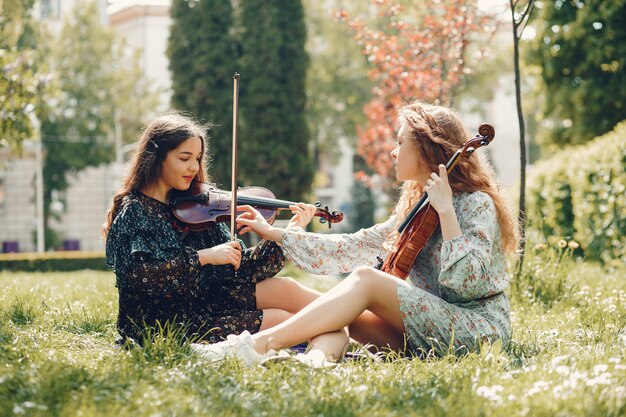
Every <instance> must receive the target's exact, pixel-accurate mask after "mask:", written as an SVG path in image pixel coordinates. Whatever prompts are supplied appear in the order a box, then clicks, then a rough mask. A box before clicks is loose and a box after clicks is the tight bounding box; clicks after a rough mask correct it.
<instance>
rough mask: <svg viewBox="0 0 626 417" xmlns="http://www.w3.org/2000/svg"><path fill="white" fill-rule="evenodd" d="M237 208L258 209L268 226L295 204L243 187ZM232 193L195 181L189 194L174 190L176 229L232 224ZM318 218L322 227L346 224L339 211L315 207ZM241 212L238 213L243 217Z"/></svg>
mask: <svg viewBox="0 0 626 417" xmlns="http://www.w3.org/2000/svg"><path fill="white" fill-rule="evenodd" d="M236 199H237V204H247V205H250V206H252V207H255V208H256V209H257V210H258V211H259V212H260V213H261V215H262V216H263V217H264V218H265V220H267V221H268V222H269V223H273V222H274V219H275V218H276V214H277V213H278V211H279V210H283V209H288V208H289V206H290V205H294V204H296V203H294V202H292V201H286V200H278V199H276V197H275V196H274V194H273V193H272V192H271V191H270V190H268V189H267V188H264V187H242V188H238V189H237V192H236ZM231 204H232V193H231V192H230V191H224V190H220V189H219V188H217V186H216V185H215V184H210V183H206V182H202V181H196V180H194V181H192V183H191V185H190V187H189V189H188V190H186V191H180V190H172V191H170V194H169V205H170V208H171V210H172V213H173V214H174V218H175V220H174V226H175V227H176V228H177V229H180V230H183V231H198V230H204V229H206V228H207V227H209V225H210V224H212V223H215V222H227V221H230V220H231ZM315 206H316V207H317V211H316V212H315V216H316V217H319V218H320V223H328V227H329V228H330V226H331V224H332V223H339V222H340V221H342V220H343V213H342V212H340V211H333V212H331V211H330V210H329V209H328V206H325V207H322V206H321V203H320V202H319V201H318V202H316V203H315ZM241 213H242V212H238V213H237V215H238V214H241Z"/></svg>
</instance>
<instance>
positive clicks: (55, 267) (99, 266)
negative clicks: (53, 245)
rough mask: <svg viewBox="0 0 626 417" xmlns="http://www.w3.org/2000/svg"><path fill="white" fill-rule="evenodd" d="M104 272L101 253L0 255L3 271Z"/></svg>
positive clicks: (104, 264)
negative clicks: (82, 270) (87, 270)
mask: <svg viewBox="0 0 626 417" xmlns="http://www.w3.org/2000/svg"><path fill="white" fill-rule="evenodd" d="M81 269H93V270H106V269H107V267H106V263H105V260H104V254H103V253H102V252H81V251H76V252H74V251H67V252H44V253H7V254H0V270H3V271H77V270H81Z"/></svg>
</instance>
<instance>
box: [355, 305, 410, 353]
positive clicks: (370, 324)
mask: <svg viewBox="0 0 626 417" xmlns="http://www.w3.org/2000/svg"><path fill="white" fill-rule="evenodd" d="M349 329H350V337H352V338H353V339H354V340H357V341H359V342H361V343H371V344H372V345H374V346H378V347H389V348H390V349H393V350H404V348H405V340H404V333H399V332H398V331H397V330H396V329H395V328H393V327H392V326H391V325H390V324H389V323H387V322H386V321H384V320H383V319H381V318H380V317H378V316H377V315H376V314H374V313H372V312H371V311H364V312H363V313H362V314H361V315H360V316H359V317H357V318H356V319H355V320H354V321H353V322H352V323H351V324H350V327H349Z"/></svg>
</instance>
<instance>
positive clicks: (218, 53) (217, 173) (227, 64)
mask: <svg viewBox="0 0 626 417" xmlns="http://www.w3.org/2000/svg"><path fill="white" fill-rule="evenodd" d="M171 16H172V20H173V24H172V29H171V32H170V37H169V43H168V49H167V53H168V56H169V59H170V64H169V66H170V70H171V71H172V89H173V96H172V106H173V107H174V108H178V109H180V110H184V111H189V112H191V113H193V114H194V115H195V116H197V117H198V118H199V119H201V120H204V121H211V122H213V123H214V126H213V127H212V130H211V134H210V139H209V151H210V153H211V154H212V155H214V158H213V159H212V161H211V169H210V173H211V176H212V177H213V178H214V180H216V182H217V183H218V184H230V172H231V169H230V165H231V150H232V147H231V141H232V90H233V89H232V83H233V81H232V77H233V74H234V73H235V72H236V71H237V70H238V68H237V57H238V50H237V45H236V43H235V41H234V38H233V36H232V33H233V31H234V29H235V24H234V20H233V7H232V5H231V2H230V1H199V2H198V1H196V2H193V3H190V2H188V1H184V0H175V1H174V2H173V3H172V7H171ZM244 79H245V78H244Z"/></svg>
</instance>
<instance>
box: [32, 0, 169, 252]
mask: <svg viewBox="0 0 626 417" xmlns="http://www.w3.org/2000/svg"><path fill="white" fill-rule="evenodd" d="M49 47H50V49H51V54H50V58H49V60H50V63H51V64H50V65H51V66H52V67H54V69H55V74H56V77H57V79H56V82H57V85H58V87H59V89H60V94H59V95H58V96H56V97H50V98H49V99H48V103H47V105H48V106H49V111H48V113H49V115H48V117H47V118H46V119H45V120H44V121H43V122H42V127H41V130H42V142H43V144H44V147H45V152H46V157H45V162H44V168H43V174H44V201H45V211H46V216H45V217H46V224H47V223H48V218H49V214H50V212H49V206H50V202H51V199H52V193H53V191H55V190H56V191H63V190H65V189H66V188H67V187H68V174H70V173H75V172H78V171H80V170H82V169H84V168H86V167H89V166H96V165H98V164H100V163H103V162H107V161H110V160H112V159H113V156H114V149H113V134H114V128H115V125H116V123H118V124H119V125H120V127H121V131H122V137H126V138H129V139H130V140H129V141H133V140H134V139H135V137H136V134H137V132H138V130H139V127H140V126H141V125H143V124H144V123H145V118H146V115H147V114H149V113H150V112H152V111H153V110H154V109H155V108H156V106H157V98H158V96H157V92H156V91H152V90H150V88H149V87H148V85H147V83H148V81H147V80H144V79H143V75H142V72H141V70H140V66H139V55H138V54H137V53H136V52H135V53H132V54H129V53H128V52H126V51H125V49H126V46H125V45H124V43H123V42H122V41H121V40H120V38H118V35H116V34H115V32H114V31H113V29H112V28H109V27H106V26H103V25H102V23H101V22H100V20H99V17H98V10H97V5H96V3H94V2H85V1H79V2H78V3H76V5H75V7H74V9H73V11H72V15H71V16H70V17H69V18H68V19H67V20H66V21H65V22H64V24H63V28H62V30H61V33H60V35H59V37H58V39H55V41H53V42H51V44H50V46H49ZM50 243H52V242H50ZM48 247H49V246H48Z"/></svg>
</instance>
